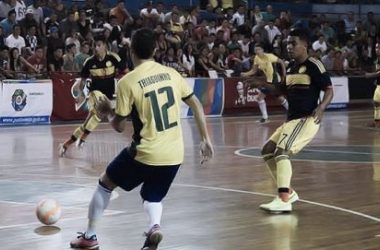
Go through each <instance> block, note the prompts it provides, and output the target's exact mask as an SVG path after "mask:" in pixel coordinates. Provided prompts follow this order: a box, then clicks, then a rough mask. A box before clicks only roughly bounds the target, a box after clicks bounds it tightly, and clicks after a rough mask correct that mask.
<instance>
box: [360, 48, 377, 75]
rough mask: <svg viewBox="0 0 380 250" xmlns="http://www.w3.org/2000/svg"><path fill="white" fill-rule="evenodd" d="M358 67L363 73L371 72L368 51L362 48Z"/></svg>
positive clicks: (371, 65) (371, 63)
mask: <svg viewBox="0 0 380 250" xmlns="http://www.w3.org/2000/svg"><path fill="white" fill-rule="evenodd" d="M358 67H359V69H360V70H361V71H363V72H373V70H374V68H373V59H372V58H371V57H369V56H368V49H367V48H363V50H362V55H361V57H360V59H359V64H358Z"/></svg>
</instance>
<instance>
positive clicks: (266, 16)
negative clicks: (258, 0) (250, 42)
mask: <svg viewBox="0 0 380 250" xmlns="http://www.w3.org/2000/svg"><path fill="white" fill-rule="evenodd" d="M274 19H276V16H275V15H274V14H273V7H272V5H267V8H266V12H263V20H264V22H268V21H270V20H274Z"/></svg>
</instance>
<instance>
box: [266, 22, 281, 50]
mask: <svg viewBox="0 0 380 250" xmlns="http://www.w3.org/2000/svg"><path fill="white" fill-rule="evenodd" d="M265 29H266V30H267V32H268V42H269V44H272V42H273V39H274V38H275V37H276V36H277V35H281V32H280V30H279V29H278V28H277V27H276V26H275V25H274V20H273V19H272V20H269V22H268V25H266V26H265Z"/></svg>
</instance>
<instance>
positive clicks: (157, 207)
mask: <svg viewBox="0 0 380 250" xmlns="http://www.w3.org/2000/svg"><path fill="white" fill-rule="evenodd" d="M144 210H145V212H146V213H147V214H148V217H149V229H148V231H147V232H149V230H150V229H151V228H152V227H153V226H154V225H156V224H157V225H160V223H161V216H162V203H161V202H149V201H144Z"/></svg>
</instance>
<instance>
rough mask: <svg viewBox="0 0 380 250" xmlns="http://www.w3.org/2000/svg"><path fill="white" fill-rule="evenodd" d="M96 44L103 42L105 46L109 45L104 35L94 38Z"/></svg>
mask: <svg viewBox="0 0 380 250" xmlns="http://www.w3.org/2000/svg"><path fill="white" fill-rule="evenodd" d="M94 42H102V43H104V44H106V43H107V41H106V37H105V36H104V35H98V36H96V37H94Z"/></svg>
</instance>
